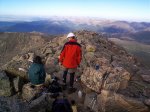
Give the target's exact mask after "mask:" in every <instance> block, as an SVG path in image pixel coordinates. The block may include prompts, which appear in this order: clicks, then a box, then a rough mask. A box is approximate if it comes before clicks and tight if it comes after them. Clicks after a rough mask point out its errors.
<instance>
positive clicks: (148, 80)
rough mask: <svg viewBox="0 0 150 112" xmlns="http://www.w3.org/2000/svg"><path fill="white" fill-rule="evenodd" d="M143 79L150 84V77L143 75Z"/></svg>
mask: <svg viewBox="0 0 150 112" xmlns="http://www.w3.org/2000/svg"><path fill="white" fill-rule="evenodd" d="M141 77H142V79H143V80H144V81H146V82H148V83H150V75H141Z"/></svg>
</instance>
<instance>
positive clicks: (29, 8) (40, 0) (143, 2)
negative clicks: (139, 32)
mask: <svg viewBox="0 0 150 112" xmlns="http://www.w3.org/2000/svg"><path fill="white" fill-rule="evenodd" d="M0 15H21V16H22V15H25V16H26V15H27V16H51V15H56V16H89V17H100V18H106V19H122V20H136V21H149V22H150V0H0Z"/></svg>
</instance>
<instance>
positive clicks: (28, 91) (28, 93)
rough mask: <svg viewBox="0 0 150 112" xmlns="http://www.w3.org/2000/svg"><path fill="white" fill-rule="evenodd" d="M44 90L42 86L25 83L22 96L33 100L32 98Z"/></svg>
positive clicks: (27, 99)
mask: <svg viewBox="0 0 150 112" xmlns="http://www.w3.org/2000/svg"><path fill="white" fill-rule="evenodd" d="M41 92H42V89H41V87H37V86H32V84H31V83H28V84H25V85H24V86H23V89H22V98H23V99H24V100H26V101H30V100H32V98H34V97H36V96H37V95H40V94H41Z"/></svg>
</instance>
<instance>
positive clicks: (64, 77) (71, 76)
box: [63, 70, 75, 87]
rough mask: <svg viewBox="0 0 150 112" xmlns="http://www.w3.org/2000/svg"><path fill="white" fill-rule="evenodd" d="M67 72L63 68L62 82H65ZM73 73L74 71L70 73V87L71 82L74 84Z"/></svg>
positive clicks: (71, 85)
mask: <svg viewBox="0 0 150 112" xmlns="http://www.w3.org/2000/svg"><path fill="white" fill-rule="evenodd" d="M67 74H68V70H65V71H64V74H63V82H64V83H66V79H67ZM74 75H75V72H73V73H70V87H73V84H74Z"/></svg>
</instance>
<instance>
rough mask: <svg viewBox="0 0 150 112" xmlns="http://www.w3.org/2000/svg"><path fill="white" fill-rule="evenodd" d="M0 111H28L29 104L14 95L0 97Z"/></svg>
mask: <svg viewBox="0 0 150 112" xmlns="http://www.w3.org/2000/svg"><path fill="white" fill-rule="evenodd" d="M0 112H29V106H28V105H27V103H25V102H23V101H21V100H19V99H17V98H15V97H10V98H6V97H0Z"/></svg>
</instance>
